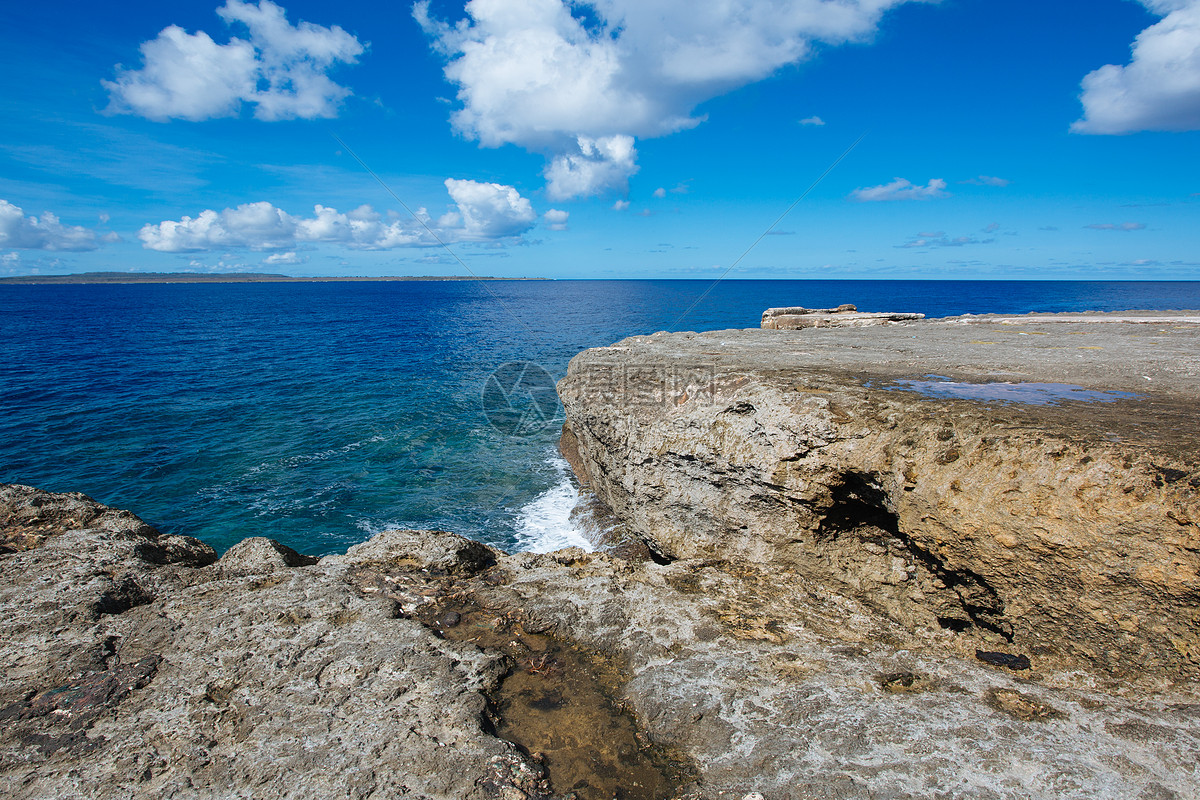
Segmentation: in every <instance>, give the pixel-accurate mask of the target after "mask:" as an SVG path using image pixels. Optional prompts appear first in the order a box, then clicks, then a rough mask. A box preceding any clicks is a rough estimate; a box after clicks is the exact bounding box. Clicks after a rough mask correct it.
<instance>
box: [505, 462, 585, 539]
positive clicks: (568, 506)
mask: <svg viewBox="0 0 1200 800" xmlns="http://www.w3.org/2000/svg"><path fill="white" fill-rule="evenodd" d="M550 463H551V464H553V465H554V469H555V471H556V472H557V473H558V482H557V483H556V484H554V486H551V487H550V488H549V489H547V490H546V491H544V492H542V493H541V494H540V495H538V496H537V497H536V498H534V499H533V500H532V501H530V502H529V503H527V504H526V505H525V506H524V507H523V508H522V509H521V510H520V512H519V513H518V514H517V530H516V536H517V549H518V550H524V551H527V552H531V553H549V552H552V551H554V550H561V549H562V548H564V547H581V548H583V549H584V550H587V551H588V552H591V551H592V550H595V549H596V548H595V545H594V544H592V542H591V541H590V540H589V539H588V537H587V536H586V535H585V534H584V532H583V530H582V529H580V527H579V526H578V525H577V524H575V522H573V521H572V519H571V511H572V510H573V509H574V508H575V506H576V505H577V504H578V503H579V490H578V489H576V488H575V484H574V483H572V482H571V476H570V475H569V474H568V473H567V469H568V467H567V462H566V461H564V460H563V459H562V458H560V457H558V456H554V457H553V458H552V459H551V460H550Z"/></svg>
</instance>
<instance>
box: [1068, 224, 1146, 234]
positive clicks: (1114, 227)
mask: <svg viewBox="0 0 1200 800" xmlns="http://www.w3.org/2000/svg"><path fill="white" fill-rule="evenodd" d="M1083 227H1085V228H1091V229H1092V230H1094V231H1126V232H1128V231H1143V230H1145V229H1146V223H1144V222H1121V223H1112V222H1095V223H1093V224H1091V225H1084V226H1083Z"/></svg>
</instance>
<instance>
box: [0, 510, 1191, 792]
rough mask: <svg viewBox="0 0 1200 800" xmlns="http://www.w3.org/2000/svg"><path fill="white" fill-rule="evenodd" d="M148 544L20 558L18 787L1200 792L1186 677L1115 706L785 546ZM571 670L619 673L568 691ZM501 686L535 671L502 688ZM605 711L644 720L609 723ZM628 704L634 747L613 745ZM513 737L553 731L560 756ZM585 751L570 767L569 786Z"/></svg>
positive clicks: (121, 540) (103, 540) (391, 535)
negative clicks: (117, 589)
mask: <svg viewBox="0 0 1200 800" xmlns="http://www.w3.org/2000/svg"><path fill="white" fill-rule="evenodd" d="M17 491H18V493H19V494H21V496H22V497H29V496H31V495H36V492H35V490H30V489H27V488H24V487H20V488H19V489H18V490H17ZM10 496H11V495H10ZM37 499H39V500H40V501H41V502H42V503H43V504H45V503H54V502H59V501H60V500H61V498H57V497H55V496H50V495H45V496H42V497H40V498H37ZM76 499H77V500H78V501H79V502H89V501H86V499H80V498H78V497H76ZM94 510H97V509H94ZM121 519H127V518H126V517H124V516H122V517H121ZM154 545H155V542H154V540H153V537H152V536H151V535H149V534H130V533H128V532H127V531H124V530H120V531H110V530H104V529H101V528H90V529H81V530H65V531H58V532H57V533H54V534H48V535H47V536H45V537H44V538H43V540H42V543H41V545H40V546H38V547H35V548H31V549H29V550H26V551H23V552H20V553H10V554H7V555H3V556H0V581H2V584H0V586H2V587H3V594H2V595H0V614H3V615H4V618H5V619H6V620H10V621H11V624H10V625H8V626H6V627H5V628H4V630H3V633H2V634H0V658H3V659H5V663H6V664H9V665H12V668H11V669H7V670H6V672H5V675H4V679H3V681H2V682H0V792H2V793H3V794H4V796H6V797H14V798H110V797H127V798H151V797H153V798H159V797H165V798H225V797H247V798H330V797H333V798H339V797H344V798H437V799H438V800H441V798H447V799H448V798H472V799H473V800H474V799H477V798H479V799H482V798H506V800H552V799H554V798H557V799H558V800H565V798H566V797H568V796H569V795H568V794H567V792H568V791H572V790H573V791H575V793H576V794H575V797H576V798H578V800H611V798H612V796H613V794H614V789H613V787H614V786H616V787H618V788H619V789H620V792H621V796H623V797H634V798H641V797H646V798H649V797H653V798H656V800H659V799H664V798H668V797H674V798H677V800H685V798H686V799H687V800H721V799H722V798H730V797H733V798H744V797H746V796H754V793H756V792H757V793H758V794H759V795H761V796H762V797H764V798H765V800H812V798H863V799H864V800H865V799H866V798H876V799H877V798H912V799H913V800H916V799H917V798H922V799H923V798H928V797H931V796H945V797H961V798H1014V800H1015V799H1016V798H1022V799H1024V798H1047V799H1049V798H1055V800H1058V799H1059V798H1078V800H1085V799H1086V800H1093V799H1094V798H1103V799H1105V800H1109V799H1111V800H1118V799H1119V800H1125V799H1126V798H1187V797H1193V796H1196V794H1197V792H1198V791H1200V780H1198V779H1197V776H1196V773H1195V754H1196V752H1198V751H1200V704H1198V703H1197V702H1196V699H1197V698H1196V697H1195V696H1194V695H1190V696H1189V695H1187V694H1185V693H1176V694H1174V695H1165V694H1164V695H1154V696H1151V695H1147V694H1145V693H1140V694H1137V695H1136V696H1118V695H1116V694H1113V693H1108V692H1103V691H1099V690H1098V689H1096V688H1095V687H1092V686H1063V685H1057V686H1056V685H1052V684H1053V681H1051V680H1049V678H1050V677H1051V676H1050V675H1048V674H1047V672H1046V671H1045V669H1044V668H1043V666H1042V665H1041V664H1039V663H1038V662H1037V660H1036V659H1035V660H1034V663H1033V664H1032V666H1031V668H1030V669H1028V670H1023V669H1021V670H1014V669H1013V668H1012V665H1011V664H1010V665H1007V666H1006V665H1005V664H1004V663H991V662H989V661H986V660H980V659H979V658H976V657H975V656H974V654H973V653H972V654H969V655H967V656H966V657H961V658H960V657H954V656H950V657H947V655H946V652H947V650H948V649H950V648H951V647H952V642H953V640H954V639H955V637H956V636H957V634H954V633H953V632H950V631H946V630H943V629H941V628H937V629H930V630H924V631H919V632H914V631H911V630H909V629H908V628H906V627H905V626H904V625H901V624H899V623H897V622H895V621H893V620H889V619H888V618H886V617H885V616H882V615H880V614H879V613H877V611H876V610H875V609H874V608H872V607H871V606H870V605H868V604H866V603H863V602H860V601H859V600H856V599H855V598H853V597H851V596H849V595H848V593H843V592H840V591H835V590H833V589H832V588H831V585H830V583H829V582H828V581H818V580H814V579H812V578H810V577H808V576H806V575H804V574H801V573H799V572H797V571H794V570H792V569H791V568H789V567H786V566H778V565H761V564H755V563H752V562H750V561H747V560H745V559H737V560H722V559H679V560H675V561H673V562H672V563H669V564H657V563H654V562H653V561H650V560H641V561H634V560H626V559H622V558H617V557H614V556H612V555H608V554H597V553H593V554H589V553H584V552H582V551H580V550H565V551H561V552H559V553H555V554H551V555H531V554H516V555H505V554H503V553H500V552H498V551H495V550H493V549H491V548H487V547H484V546H482V545H480V544H478V543H475V542H471V541H468V540H466V539H463V538H461V537H458V536H455V535H454V534H450V533H444V532H436V531H430V532H418V531H388V532H385V533H382V534H379V535H378V536H376V537H374V538H373V539H372V540H370V541H368V542H366V543H364V544H362V545H359V546H357V547H355V548H351V550H350V551H349V552H348V553H347V554H345V555H339V556H327V557H325V558H323V559H321V560H320V561H319V562H317V563H309V562H310V561H311V559H306V558H305V557H303V556H300V555H299V554H290V551H287V550H285V549H281V548H279V547H278V546H277V545H274V544H273V543H271V542H270V541H269V540H258V539H255V540H248V542H247V543H244V544H243V545H240V546H237V547H235V548H231V549H230V551H229V552H228V553H226V555H225V556H224V557H223V558H222V559H220V560H219V561H216V562H215V563H206V562H209V561H211V558H197V557H195V556H192V557H189V558H176V559H174V560H172V559H166V560H164V559H163V558H161V557H160V556H159V555H155V556H154V558H152V559H147V558H145V557H143V554H145V553H152V554H157V553H158V552H159V551H157V550H156V549H155V546H154ZM139 548H140V549H139ZM181 549H182V546H181ZM192 552H193V553H196V554H200V553H203V552H206V549H205V547H204V546H203V545H201V544H200V543H198V542H193V544H192ZM207 552H208V553H209V554H210V555H211V551H207ZM112 572H117V573H119V574H120V575H122V576H124V578H127V579H128V580H129V581H132V582H134V583H136V585H137V586H139V587H141V588H142V590H143V592H142V593H141V594H140V595H139V596H140V597H141V598H142V601H141V602H139V603H137V604H134V605H130V606H128V607H126V608H124V609H123V610H117V609H116V608H115V607H112V606H106V605H105V604H103V603H100V604H98V603H97V600H98V599H99V598H100V597H102V596H103V595H104V594H105V592H106V591H108V590H109V589H110V588H111V586H112V585H113V584H112V583H111V582H110V581H108V580H107V579H105V578H102V577H98V576H109V573H112ZM89 576H90V577H89ZM109 577H111V576H109ZM105 608H108V609H110V610H105ZM567 651H569V653H568V652H567ZM568 655H569V658H568V657H567V656H568ZM575 671H594V672H595V673H596V675H597V676H598V677H599V680H598V683H597V684H595V685H588V686H586V687H585V688H586V689H587V692H586V693H584V692H581V691H575V690H573V687H578V686H580V685H581V684H580V683H579V681H578V680H577V675H575V674H574V673H575ZM506 675H507V676H509V677H504V676H506ZM518 679H519V680H518ZM502 680H503V681H504V682H505V683H506V684H507V683H508V682H510V681H515V684H514V685H513V687H512V689H511V690H510V692H509V695H508V697H509V698H510V700H505V699H503V698H504V697H505V695H504V694H503V693H502V692H501V693H499V694H498V693H497V686H498V684H500V682H501V681H502ZM597 685H598V686H599V689H600V690H601V691H600V693H599V695H597V693H596V686H597ZM489 698H491V702H489ZM510 702H511V703H517V702H522V703H525V705H526V706H527V707H528V708H527V709H526V711H528V712H529V713H523V714H518V713H516V711H515V710H513V709H512V708H511V707H510V705H509V703H510ZM551 715H557V716H559V717H565V720H559V721H558V722H556V723H555V724H556V725H559V727H555V728H552V729H548V731H549V733H550V734H551V735H550V736H548V737H547V736H541V737H540V738H539V736H537V735H535V734H540V733H543V731H542V730H518V731H513V730H512V729H511V728H512V725H513V724H514V723H516V724H518V725H523V726H526V727H529V726H540V725H542V724H543V721H547V720H548V719H549V717H550V716H551ZM614 715H632V717H630V718H629V719H617V720H616V723H617V724H616V725H609V724H608V723H609V722H611V720H612V718H613V716H614ZM631 723H633V724H634V725H635V728H634V729H633V730H632V736H631V737H629V738H630V739H631V741H632V744H629V743H622V742H619V741H610V738H611V737H612V736H613V735H614V734H610V733H609V732H608V731H609V730H610V729H611V730H613V731H616V732H621V731H622V730H623V731H624V733H625V734H628V733H629V732H630V730H631V729H630V724H631ZM546 724H547V725H548V724H549V723H548V722H547V723H546ZM497 731H504V732H507V733H508V734H509V735H511V736H512V737H513V738H514V739H518V740H521V741H528V742H544V743H545V744H544V745H542V746H544V747H546V748H547V753H548V755H546V756H543V755H542V754H541V753H526V752H522V751H521V750H519V749H518V748H516V747H514V746H513V745H512V744H510V743H509V742H507V741H505V740H503V739H502V738H499V737H498V736H497V735H496V733H497ZM570 748H574V753H573V754H566V755H564V751H565V750H566V749H570ZM551 750H552V751H553V752H551ZM632 751H638V752H632ZM664 756H665V757H667V758H668V760H669V762H670V763H669V764H666V767H668V768H667V769H661V770H659V771H658V773H656V775H659V776H661V778H660V779H661V780H665V781H666V783H664V784H662V785H660V786H659V787H658V788H657V789H656V790H655V791H654V793H652V794H646V793H641V792H642V790H643V789H644V788H645V787H643V786H638V785H635V784H634V782H633V779H632V778H631V777H629V776H632V775H639V776H641V775H647V774H649V773H647V772H646V770H647V769H648V768H649V767H653V766H655V765H662V764H663V760H662V759H663V758H664ZM564 759H570V760H573V762H574V763H573V764H572V766H573V767H574V770H573V771H572V772H570V773H565V772H560V773H559V775H558V777H559V778H560V784H559V785H555V784H554V783H553V780H554V779H555V777H556V774H555V772H554V770H555V769H556V768H558V767H559V766H560V765H561V763H562V761H563V760H564ZM593 767H594V769H596V770H597V773H596V779H594V780H588V779H587V777H586V775H587V770H588V769H589V768H593ZM547 769H549V772H547ZM581 770H582V772H581ZM564 774H569V775H570V777H569V778H567V779H563V777H562V776H563V775H564ZM580 775H583V776H584V777H580ZM651 777H655V776H654V775H651ZM566 780H570V781H572V783H571V784H570V785H561V784H563V783H565V782H566ZM642 780H645V778H642Z"/></svg>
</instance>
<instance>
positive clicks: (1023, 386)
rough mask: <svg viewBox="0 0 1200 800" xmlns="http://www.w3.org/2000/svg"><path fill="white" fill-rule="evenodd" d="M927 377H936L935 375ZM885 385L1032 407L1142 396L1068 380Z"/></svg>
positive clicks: (1133, 398)
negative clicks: (1096, 387) (1085, 385)
mask: <svg viewBox="0 0 1200 800" xmlns="http://www.w3.org/2000/svg"><path fill="white" fill-rule="evenodd" d="M930 377H935V378H936V377H937V376H930ZM886 388H888V389H899V390H902V391H908V392H917V393H919V394H923V395H925V396H926V397H942V398H952V399H956V400H992V401H997V402H1001V403H1021V404H1024V405H1034V406H1044V405H1056V404H1058V403H1061V402H1063V401H1064V400H1074V401H1081V402H1085V403H1114V402H1116V401H1118V400H1136V399H1138V398H1140V397H1141V395H1137V394H1134V393H1133V392H1113V391H1102V390H1099V389H1088V388H1085V387H1083V386H1075V385H1073V384H1069V383H1032V382H1021V383H1014V382H1010V381H992V382H988V383H966V382H963V381H951V380H945V379H939V380H915V379H904V380H898V381H896V385H895V386H889V387H886Z"/></svg>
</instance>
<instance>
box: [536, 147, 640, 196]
mask: <svg viewBox="0 0 1200 800" xmlns="http://www.w3.org/2000/svg"><path fill="white" fill-rule="evenodd" d="M575 147H576V149H575V151H574V152H566V153H562V154H560V155H557V156H555V157H554V159H553V160H551V162H550V163H549V164H548V165H547V166H546V173H545V174H546V181H547V183H546V194H548V195H549V196H550V199H551V200H567V199H569V198H572V197H584V196H587V195H593V194H601V193H602V192H606V191H610V190H616V191H628V189H629V178H630V177H631V176H632V175H634V174H635V173H636V172H637V171H638V166H637V149H636V148H635V147H634V146H633V137H632V136H606V137H602V138H600V139H591V138H588V137H587V136H580V137H578V138H577V139H576V140H575Z"/></svg>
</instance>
